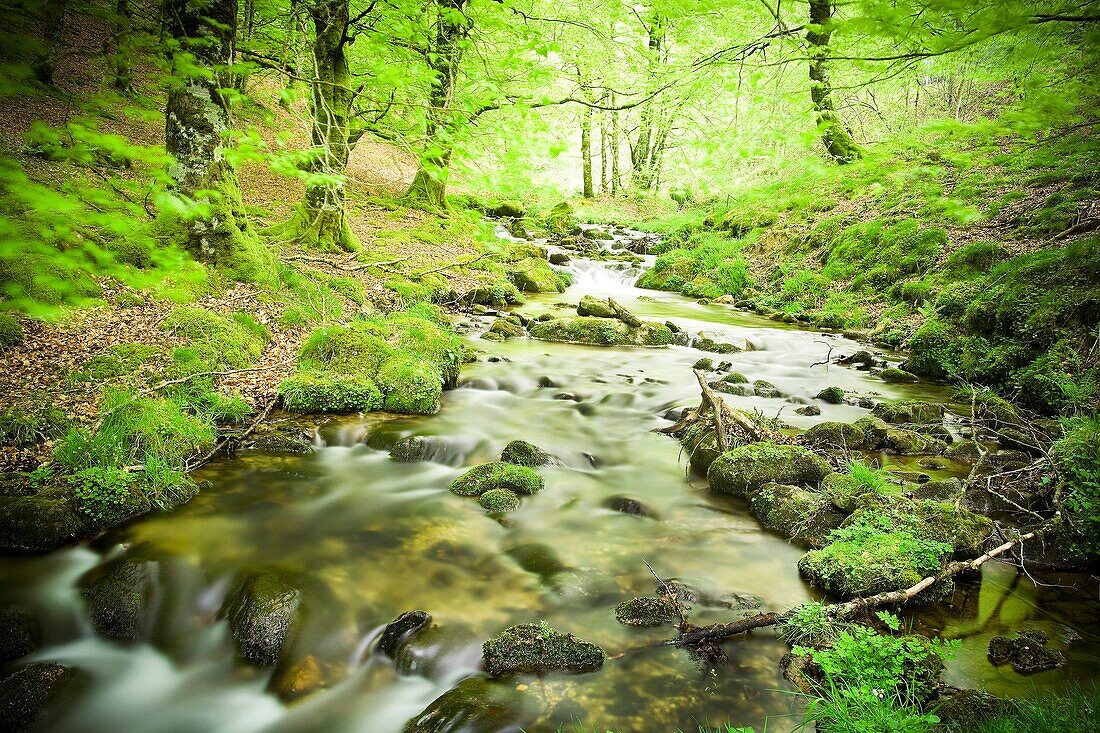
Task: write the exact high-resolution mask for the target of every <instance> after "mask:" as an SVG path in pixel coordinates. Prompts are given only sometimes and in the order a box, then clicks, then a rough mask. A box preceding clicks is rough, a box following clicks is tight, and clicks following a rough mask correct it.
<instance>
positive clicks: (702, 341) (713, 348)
mask: <svg viewBox="0 0 1100 733" xmlns="http://www.w3.org/2000/svg"><path fill="white" fill-rule="evenodd" d="M691 346H692V348H693V349H699V350H700V351H709V352H711V353H713V354H736V353H737V352H739V351H741V347H740V346H737V345H736V344H731V343H728V342H725V341H718V340H716V339H713V338H711V337H710V336H704V335H702V334H700V335H699V336H696V337H695V339H694V340H693V341H692V342H691Z"/></svg>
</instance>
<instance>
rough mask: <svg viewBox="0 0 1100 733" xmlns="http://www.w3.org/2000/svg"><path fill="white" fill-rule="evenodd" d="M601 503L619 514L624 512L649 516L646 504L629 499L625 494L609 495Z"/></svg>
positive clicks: (631, 514) (637, 515) (629, 514)
mask: <svg viewBox="0 0 1100 733" xmlns="http://www.w3.org/2000/svg"><path fill="white" fill-rule="evenodd" d="M603 505H604V506H605V507H606V508H608V509H611V510H612V511H616V512H619V513H620V514H626V515H628V516H631V517H648V516H650V511H649V509H647V508H646V505H645V504H643V503H642V502H640V501H638V500H637V499H630V498H628V497H625V496H611V497H608V498H607V499H604V502H603Z"/></svg>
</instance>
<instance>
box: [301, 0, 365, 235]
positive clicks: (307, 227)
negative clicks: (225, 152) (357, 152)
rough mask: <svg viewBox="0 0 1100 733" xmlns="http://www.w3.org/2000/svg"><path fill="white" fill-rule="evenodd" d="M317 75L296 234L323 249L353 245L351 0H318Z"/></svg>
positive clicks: (314, 14) (313, 13)
mask: <svg viewBox="0 0 1100 733" xmlns="http://www.w3.org/2000/svg"><path fill="white" fill-rule="evenodd" d="M308 10H309V14H310V17H311V18H312V19H313V26H314V42H313V62H314V77H313V80H312V89H311V97H310V107H311V111H312V114H313V125H312V130H311V133H310V141H311V144H312V148H311V149H310V151H309V153H310V154H309V159H308V163H307V167H306V170H307V172H308V174H309V175H308V177H307V179H306V192H305V197H304V198H303V200H302V206H301V210H300V212H299V214H298V216H299V217H300V221H299V222H297V224H298V227H297V232H296V234H297V236H298V238H299V239H301V240H302V241H303V242H306V243H309V244H315V245H317V246H319V247H321V248H322V249H351V248H352V247H353V246H354V237H353V235H352V233H351V229H350V228H349V227H348V221H347V207H346V206H345V184H346V172H347V166H348V157H349V155H350V154H351V145H350V138H349V136H350V121H351V105H352V91H351V71H350V69H349V67H348V54H347V46H348V35H347V31H348V24H349V22H350V17H349V16H350V10H349V2H348V0H314V2H312V3H310V5H309V6H308Z"/></svg>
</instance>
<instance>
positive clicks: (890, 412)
mask: <svg viewBox="0 0 1100 733" xmlns="http://www.w3.org/2000/svg"><path fill="white" fill-rule="evenodd" d="M871 414H872V415H874V416H875V417H877V418H881V419H882V420H885V421H886V422H888V423H893V424H894V425H899V424H905V423H920V424H927V423H939V422H943V405H939V404H936V403H934V402H880V403H878V404H877V405H875V406H874V409H872V410H871Z"/></svg>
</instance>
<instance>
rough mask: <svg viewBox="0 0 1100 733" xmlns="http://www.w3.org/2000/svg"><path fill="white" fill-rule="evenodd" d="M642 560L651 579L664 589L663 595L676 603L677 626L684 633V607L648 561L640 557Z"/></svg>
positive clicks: (685, 628)
mask: <svg viewBox="0 0 1100 733" xmlns="http://www.w3.org/2000/svg"><path fill="white" fill-rule="evenodd" d="M642 562H644V563H645V566H646V567H647V568H649V574H650V575H652V576H653V579H654V580H656V581H657V582H658V583H660V584H661V587H662V588H664V589H665V595H666V596H668V598H669V600H670V601H672V602H673V603H675V604H676V613H677V614H679V616H680V626H679V627H678V628H679V629H680V633H681V634H682V633H684V632H685V631H687V629H688V622H687V618H685V617H684V607H683V606H681V605H680V601H679V600H678V599H677V598H676V594H675V593H673V592H672V588H671V587H669V585H668V583H666V582H665V581H663V580H661V578H660V576H658V575H657V573H656V571H654V570H653V566H652V565H650V564H649V561H648V560H646V559H645V558H642Z"/></svg>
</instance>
